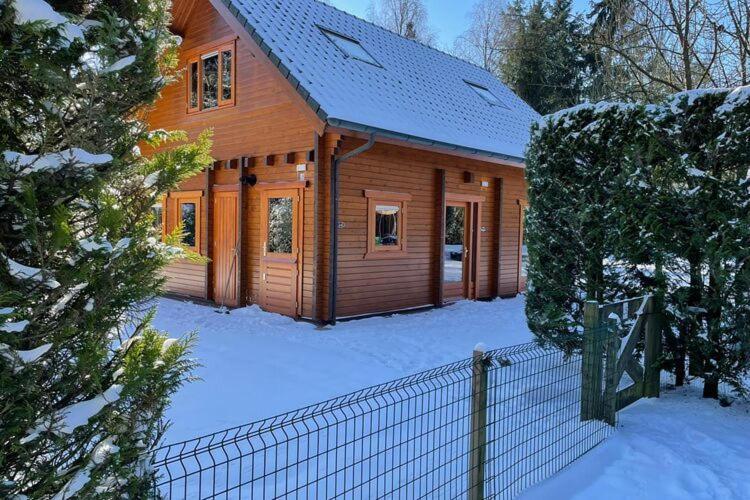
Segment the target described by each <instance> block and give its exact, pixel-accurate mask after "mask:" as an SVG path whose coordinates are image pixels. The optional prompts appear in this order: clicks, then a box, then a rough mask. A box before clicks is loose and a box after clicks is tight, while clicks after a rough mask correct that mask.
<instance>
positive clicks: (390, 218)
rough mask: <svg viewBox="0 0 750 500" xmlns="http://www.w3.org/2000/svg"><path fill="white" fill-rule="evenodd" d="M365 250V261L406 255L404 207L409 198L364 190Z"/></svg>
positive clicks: (402, 195)
mask: <svg viewBox="0 0 750 500" xmlns="http://www.w3.org/2000/svg"><path fill="white" fill-rule="evenodd" d="M364 194H365V197H366V198H367V250H366V253H365V258H369V257H395V256H399V255H403V254H405V253H406V205H407V202H408V201H410V200H411V195H408V194H404V193H391V192H387V191H373V190H369V189H367V190H365V191H364Z"/></svg>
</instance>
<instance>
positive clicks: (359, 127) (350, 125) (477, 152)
mask: <svg viewBox="0 0 750 500" xmlns="http://www.w3.org/2000/svg"><path fill="white" fill-rule="evenodd" d="M327 123H328V124H329V125H331V126H332V127H338V128H343V129H348V130H353V131H355V132H361V133H364V134H376V135H377V136H380V137H387V138H390V139H395V140H399V141H404V142H407V143H411V144H417V145H420V146H425V147H429V148H436V149H441V150H447V151H456V152H460V153H463V154H469V155H472V156H479V157H485V158H492V159H495V160H501V161H503V162H507V163H509V164H514V165H518V166H523V165H524V164H525V163H526V159H525V158H524V157H521V156H515V155H509V154H504V153H498V152H496V151H487V150H483V149H476V148H470V147H466V146H460V145H457V144H451V143H447V142H441V141H435V140H432V139H425V138H423V137H417V136H414V135H410V134H404V133H401V132H395V131H393V130H385V129H381V128H377V127H371V126H369V125H363V124H361V123H355V122H350V121H347V120H341V119H338V118H331V117H328V119H327Z"/></svg>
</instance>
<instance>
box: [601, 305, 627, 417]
mask: <svg viewBox="0 0 750 500" xmlns="http://www.w3.org/2000/svg"><path fill="white" fill-rule="evenodd" d="M621 317H622V316H621ZM607 325H608V326H609V328H607V331H606V332H602V333H601V336H602V338H603V339H604V343H605V345H606V356H607V362H606V365H605V368H604V397H603V398H602V401H601V406H600V410H601V416H600V418H601V419H602V420H604V421H605V422H607V423H608V424H609V425H615V422H616V420H617V385H618V380H616V378H615V377H616V375H617V354H618V353H619V352H620V344H621V342H622V341H621V340H620V335H619V334H618V331H617V327H618V321H617V320H616V319H614V318H612V319H607Z"/></svg>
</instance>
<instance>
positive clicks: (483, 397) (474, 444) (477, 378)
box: [468, 344, 487, 500]
mask: <svg viewBox="0 0 750 500" xmlns="http://www.w3.org/2000/svg"><path fill="white" fill-rule="evenodd" d="M485 351H486V348H485V346H484V344H477V346H476V347H475V348H474V356H473V358H474V364H473V371H472V376H471V438H470V439H469V446H470V448H469V488H468V493H469V494H468V500H483V499H484V463H485V461H486V453H487V450H486V448H487V365H486V364H485Z"/></svg>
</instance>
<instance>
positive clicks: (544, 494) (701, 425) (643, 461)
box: [521, 386, 750, 500]
mask: <svg viewBox="0 0 750 500" xmlns="http://www.w3.org/2000/svg"><path fill="white" fill-rule="evenodd" d="M618 418H619V423H618V428H617V432H615V433H614V435H613V436H612V437H610V438H609V439H607V440H606V441H604V443H602V444H601V445H599V446H598V447H596V448H594V449H593V450H592V451H590V452H589V453H588V454H586V455H584V456H583V457H582V458H581V459H579V460H578V461H576V462H574V463H573V465H571V466H569V467H568V468H566V469H564V470H562V471H561V472H559V473H558V474H556V475H555V476H553V477H552V478H550V479H548V480H547V481H545V482H543V483H541V484H539V485H538V486H536V487H535V488H532V489H530V490H527V491H526V493H525V494H524V495H522V497H521V498H523V499H524V500H535V499H539V500H542V499H548V498H560V499H563V498H566V499H567V498H570V499H573V498H575V499H599V498H607V499H612V500H617V499H635V498H642V499H686V498H690V499H723V500H730V499H736V500H742V499H748V498H750V403H747V402H735V403H734V405H732V406H731V407H730V408H721V407H720V406H719V404H718V403H717V402H716V401H707V400H703V399H701V388H700V387H696V386H692V387H691V386H688V387H685V388H681V389H678V390H672V391H665V392H663V393H662V397H661V398H660V399H642V400H640V401H638V402H636V403H635V404H634V405H632V406H630V407H628V408H626V409H625V410H623V411H622V412H620V414H619V417H618Z"/></svg>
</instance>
